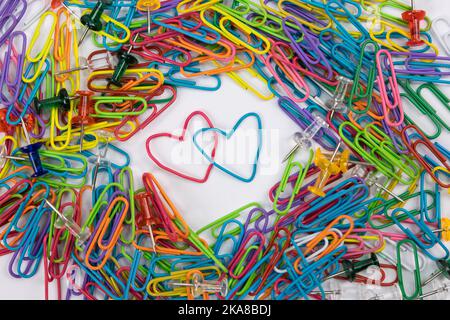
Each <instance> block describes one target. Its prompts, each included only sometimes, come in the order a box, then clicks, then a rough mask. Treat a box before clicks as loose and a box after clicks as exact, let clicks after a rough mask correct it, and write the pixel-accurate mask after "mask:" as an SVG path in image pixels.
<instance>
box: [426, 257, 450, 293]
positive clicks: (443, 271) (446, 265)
mask: <svg viewBox="0 0 450 320" xmlns="http://www.w3.org/2000/svg"><path fill="white" fill-rule="evenodd" d="M436 264H437V266H438V271H436V272H434V273H433V274H432V275H431V276H430V277H429V278H428V279H427V280H425V282H423V283H422V287H425V286H426V285H427V284H429V283H431V282H432V281H433V280H434V279H436V278H437V277H439V276H440V275H443V276H444V277H445V278H447V279H450V262H449V261H447V260H444V259H440V260H438V261H436Z"/></svg>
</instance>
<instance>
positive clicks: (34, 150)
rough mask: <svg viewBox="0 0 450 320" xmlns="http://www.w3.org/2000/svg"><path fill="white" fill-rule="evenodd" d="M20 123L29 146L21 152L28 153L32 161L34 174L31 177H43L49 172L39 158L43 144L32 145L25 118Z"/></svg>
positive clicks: (21, 149)
mask: <svg viewBox="0 0 450 320" xmlns="http://www.w3.org/2000/svg"><path fill="white" fill-rule="evenodd" d="M20 122H21V123H22V129H23V133H24V135H25V139H26V140H27V146H25V147H22V148H20V151H22V152H23V153H26V154H27V155H28V158H29V159H30V162H31V166H32V167H33V170H34V174H33V175H32V176H31V177H32V178H38V177H42V176H43V175H45V174H47V173H48V171H47V170H45V169H44V168H43V167H42V162H41V157H40V156H39V149H41V147H42V143H41V142H38V143H33V144H32V143H31V140H30V136H29V134H28V131H27V128H26V125H25V122H24V121H23V118H20Z"/></svg>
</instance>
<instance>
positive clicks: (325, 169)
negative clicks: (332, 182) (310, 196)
mask: <svg viewBox="0 0 450 320" xmlns="http://www.w3.org/2000/svg"><path fill="white" fill-rule="evenodd" d="M340 146H341V141H339V143H338V145H337V146H336V149H335V150H334V152H333V154H332V156H331V158H330V160H328V159H327V158H326V157H325V156H324V155H322V153H321V151H320V149H317V151H316V155H315V157H314V164H315V165H316V166H317V167H318V168H320V173H319V177H318V178H317V180H316V182H315V183H314V186H308V190H309V191H311V192H312V193H314V194H316V195H318V196H319V197H325V192H323V189H324V187H325V185H326V184H327V182H328V180H329V179H330V177H331V176H334V175H336V174H338V173H339V172H346V171H347V167H346V165H345V163H342V162H341V161H339V160H338V161H335V158H336V155H337V153H338V151H339V148H340ZM348 152H349V151H348V150H344V152H343V154H344V156H341V159H345V158H344V157H346V155H345V154H346V153H348Z"/></svg>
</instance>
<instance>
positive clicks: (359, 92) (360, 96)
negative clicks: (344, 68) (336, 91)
mask: <svg viewBox="0 0 450 320" xmlns="http://www.w3.org/2000/svg"><path fill="white" fill-rule="evenodd" d="M371 46H372V47H373V52H372V51H369V48H370V47H371ZM379 50H380V47H379V46H378V44H377V43H376V42H374V41H372V40H366V41H365V42H364V43H363V44H362V47H361V55H360V57H359V64H358V67H357V69H356V72H355V77H354V78H353V86H352V89H351V91H350V96H349V98H348V107H349V108H350V110H352V112H354V113H356V114H364V113H366V112H367V111H368V110H369V109H370V107H371V104H372V99H373V98H372V97H373V91H374V85H375V80H376V74H377V69H376V61H375V55H376V54H377V52H378V51H379ZM372 53H373V54H374V56H373V57H370V58H369V61H366V60H367V55H368V54H369V55H370V54H372ZM367 65H368V66H367ZM363 70H366V72H363ZM363 75H364V76H365V78H366V83H365V85H364V84H363V83H362V81H361V80H363V79H362V77H363ZM363 101H364V102H365V104H364V107H363V108H360V107H359V106H361V103H362V102H363ZM357 106H358V107H357Z"/></svg>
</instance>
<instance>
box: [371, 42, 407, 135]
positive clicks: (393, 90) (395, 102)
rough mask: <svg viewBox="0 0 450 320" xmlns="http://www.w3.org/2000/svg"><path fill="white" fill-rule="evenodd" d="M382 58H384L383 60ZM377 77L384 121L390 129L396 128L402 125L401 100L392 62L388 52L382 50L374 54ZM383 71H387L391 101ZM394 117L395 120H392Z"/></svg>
mask: <svg viewBox="0 0 450 320" xmlns="http://www.w3.org/2000/svg"><path fill="white" fill-rule="evenodd" d="M383 56H384V58H383ZM376 61H377V68H378V77H377V83H378V86H379V90H380V96H381V101H382V104H383V113H384V121H385V122H386V123H387V124H388V125H389V126H391V127H398V126H400V125H401V124H402V123H403V118H404V113H403V107H402V100H401V97H400V91H399V87H398V83H397V75H396V73H395V69H394V62H393V61H392V56H391V54H390V53H389V51H387V50H385V49H382V50H379V51H378V52H377V54H376ZM383 69H387V70H388V74H389V76H388V78H387V82H388V83H389V85H390V89H389V92H390V94H391V96H392V100H391V98H390V97H389V92H388V89H387V87H386V80H385V76H384V72H383ZM392 116H394V117H395V118H394V119H393V117H392Z"/></svg>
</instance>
